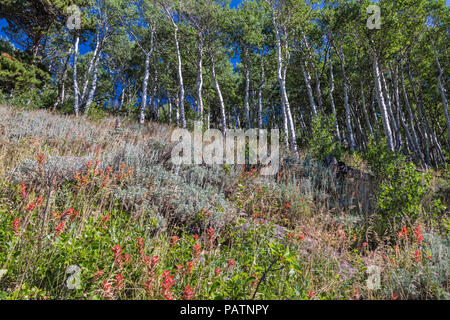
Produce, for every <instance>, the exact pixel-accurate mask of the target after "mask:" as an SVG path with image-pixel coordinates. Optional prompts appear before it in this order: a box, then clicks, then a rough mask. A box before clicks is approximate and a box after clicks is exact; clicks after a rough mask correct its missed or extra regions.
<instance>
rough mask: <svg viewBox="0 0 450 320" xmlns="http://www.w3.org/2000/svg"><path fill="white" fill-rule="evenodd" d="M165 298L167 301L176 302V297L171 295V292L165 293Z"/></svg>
mask: <svg viewBox="0 0 450 320" xmlns="http://www.w3.org/2000/svg"><path fill="white" fill-rule="evenodd" d="M164 298H166V299H167V300H174V297H173V295H171V294H170V292H167V293H164Z"/></svg>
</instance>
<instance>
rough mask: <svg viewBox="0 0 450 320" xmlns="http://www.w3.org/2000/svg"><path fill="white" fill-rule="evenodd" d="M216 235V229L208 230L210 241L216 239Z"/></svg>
mask: <svg viewBox="0 0 450 320" xmlns="http://www.w3.org/2000/svg"><path fill="white" fill-rule="evenodd" d="M214 233H215V231H214V229H208V238H209V240H210V241H211V240H213V239H214Z"/></svg>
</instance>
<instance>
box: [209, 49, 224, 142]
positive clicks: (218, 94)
mask: <svg viewBox="0 0 450 320" xmlns="http://www.w3.org/2000/svg"><path fill="white" fill-rule="evenodd" d="M211 74H212V80H213V82H214V87H215V88H216V92H217V96H218V98H219V105H220V116H221V117H220V118H221V124H222V133H223V135H224V136H225V135H226V134H227V119H226V115H225V103H224V101H223V96H222V91H221V90H220V85H219V81H218V80H217V77H216V63H215V59H214V53H211Z"/></svg>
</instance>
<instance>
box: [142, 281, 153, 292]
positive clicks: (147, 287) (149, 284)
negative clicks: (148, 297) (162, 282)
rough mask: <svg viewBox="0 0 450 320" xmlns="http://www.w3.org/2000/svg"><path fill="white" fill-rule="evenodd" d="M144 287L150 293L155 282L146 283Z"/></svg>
mask: <svg viewBox="0 0 450 320" xmlns="http://www.w3.org/2000/svg"><path fill="white" fill-rule="evenodd" d="M144 287H145V288H146V289H147V290H148V291H149V292H150V291H152V288H153V282H152V281H151V280H150V281H149V282H147V283H144Z"/></svg>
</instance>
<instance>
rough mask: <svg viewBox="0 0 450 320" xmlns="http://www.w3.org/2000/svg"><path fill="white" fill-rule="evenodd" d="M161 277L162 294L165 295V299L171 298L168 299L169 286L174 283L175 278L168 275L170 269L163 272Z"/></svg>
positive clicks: (169, 295)
mask: <svg viewBox="0 0 450 320" xmlns="http://www.w3.org/2000/svg"><path fill="white" fill-rule="evenodd" d="M162 277H163V280H162V282H161V288H162V289H163V295H164V296H165V297H166V299H167V300H172V299H169V297H171V294H170V288H171V287H172V286H173V284H174V283H175V278H174V277H173V276H171V275H170V271H168V270H166V271H164V272H163V275H162Z"/></svg>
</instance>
